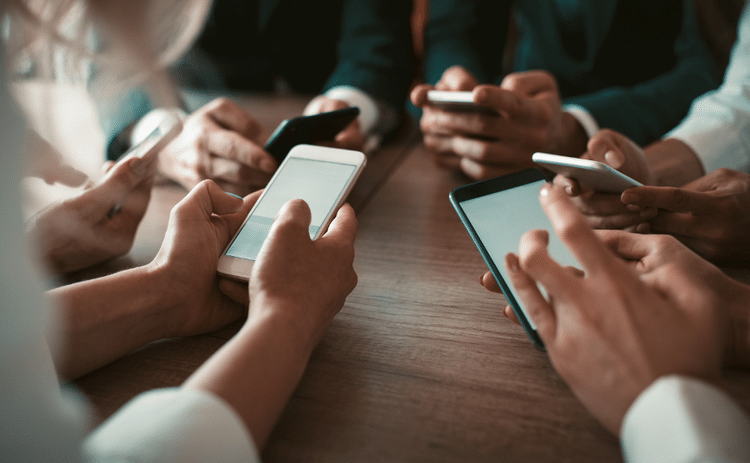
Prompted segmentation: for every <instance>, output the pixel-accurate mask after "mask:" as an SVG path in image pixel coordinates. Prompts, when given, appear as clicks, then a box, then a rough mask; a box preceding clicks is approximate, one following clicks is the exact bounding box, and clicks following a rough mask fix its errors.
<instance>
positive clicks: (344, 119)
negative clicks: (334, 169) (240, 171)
mask: <svg viewBox="0 0 750 463" xmlns="http://www.w3.org/2000/svg"><path fill="white" fill-rule="evenodd" d="M357 116H359V108H358V107H356V106H354V107H351V108H344V109H339V110H336V111H329V112H327V113H320V114H312V115H310V116H299V117H295V118H293V119H285V120H283V121H281V124H279V126H278V127H276V130H274V131H273V133H272V134H271V137H270V138H269V139H268V142H266V146H265V147H264V149H265V150H266V151H267V152H268V153H270V154H271V155H272V156H273V157H274V158H276V160H277V161H279V162H281V161H283V160H284V158H285V157H286V155H287V153H288V152H289V150H291V149H292V148H294V147H295V146H297V145H302V144H306V145H314V144H316V143H320V142H323V141H333V139H334V138H335V137H336V135H338V133H339V132H341V131H342V130H343V129H344V128H345V127H346V126H347V125H349V124H350V123H351V122H352V121H353V120H354V119H356V117H357Z"/></svg>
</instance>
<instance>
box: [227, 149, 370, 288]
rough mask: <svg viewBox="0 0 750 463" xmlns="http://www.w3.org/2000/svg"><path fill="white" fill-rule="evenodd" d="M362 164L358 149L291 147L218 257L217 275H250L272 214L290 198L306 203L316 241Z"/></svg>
mask: <svg viewBox="0 0 750 463" xmlns="http://www.w3.org/2000/svg"><path fill="white" fill-rule="evenodd" d="M365 164H366V158H365V155H364V154H362V153H361V152H359V151H351V150H344V149H339V148H329V147H325V146H313V145H297V146H295V147H294V148H292V150H291V151H289V154H288V155H287V157H286V158H285V159H284V161H283V162H282V163H281V165H280V166H279V168H278V169H277V170H276V173H275V174H274V175H273V177H272V178H271V180H270V181H269V182H268V185H266V188H265V190H264V191H263V193H262V194H261V196H260V198H258V202H257V203H255V206H254V207H253V209H252V210H251V211H250V214H248V216H247V218H246V219H245V222H244V223H243V224H242V226H241V227H240V229H239V230H238V231H237V233H236V234H235V235H234V237H233V238H232V240H231V241H230V242H229V245H228V246H227V248H226V249H225V250H224V252H223V253H222V255H221V256H220V257H219V267H218V271H219V273H220V274H221V275H225V276H228V277H230V278H234V279H238V280H244V281H246V280H249V279H250V272H251V271H252V269H253V264H254V263H255V260H256V259H257V257H258V253H259V252H260V248H261V247H262V246H263V242H264V241H265V240H266V237H267V236H268V232H269V230H270V228H271V224H272V223H273V220H274V218H275V217H276V214H278V212H279V210H280V209H281V207H282V206H283V205H284V204H286V203H287V202H288V201H290V200H292V199H302V200H304V201H305V202H306V203H307V205H308V206H309V207H310V212H311V213H312V221H311V223H310V230H309V231H310V238H311V239H317V238H318V237H319V236H320V235H322V234H323V233H324V232H325V231H326V230H327V229H328V225H329V224H330V223H331V220H333V217H334V216H335V215H336V211H338V209H339V207H341V205H342V204H344V201H345V200H346V197H347V195H348V194H349V192H350V191H351V189H352V187H353V186H354V183H355V182H356V181H357V179H358V178H359V175H360V174H361V173H362V170H363V169H364V167H365Z"/></svg>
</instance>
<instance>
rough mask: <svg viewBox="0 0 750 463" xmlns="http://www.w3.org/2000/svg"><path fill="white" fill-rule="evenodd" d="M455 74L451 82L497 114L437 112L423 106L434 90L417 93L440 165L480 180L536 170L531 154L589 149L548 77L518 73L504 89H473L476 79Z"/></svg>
mask: <svg viewBox="0 0 750 463" xmlns="http://www.w3.org/2000/svg"><path fill="white" fill-rule="evenodd" d="M452 69H453V68H451V69H449V70H448V71H446V74H448V72H449V71H451V70H452ZM459 69H460V68H459ZM464 72H465V71H464ZM456 74H457V72H455V71H454V72H453V73H452V74H450V75H449V76H448V77H451V79H450V82H460V83H461V86H460V87H459V88H458V89H473V92H474V95H473V96H474V102H475V103H476V104H479V105H481V106H487V107H490V108H493V109H494V110H495V111H496V112H497V113H498V115H493V114H476V113H457V112H450V111H443V110H439V109H437V108H435V109H433V108H431V107H430V106H429V105H425V103H424V102H423V101H422V99H426V96H424V97H423V95H422V93H421V92H424V94H425V95H426V91H427V90H429V89H426V90H419V91H418V90H415V91H414V92H413V93H412V101H413V102H414V103H415V104H419V103H422V104H423V105H425V106H424V107H425V111H424V113H423V115H422V119H421V121H420V125H421V128H422V132H423V134H424V141H425V146H426V147H427V149H428V151H429V152H431V153H433V155H435V156H436V158H437V159H438V163H439V164H441V165H444V166H448V167H456V168H460V169H461V170H462V171H463V172H464V173H465V174H467V175H468V176H469V177H471V178H473V179H477V180H478V179H485V178H491V177H495V176H498V175H503V174H507V173H510V172H515V171H518V170H521V169H524V168H527V167H532V166H533V163H532V161H531V155H532V154H533V153H534V152H536V151H546V152H551V153H558V154H563V155H568V156H578V155H580V154H581V153H582V152H583V150H584V149H585V146H586V134H585V132H584V131H583V128H582V127H581V126H580V124H579V123H578V121H577V120H576V119H575V118H574V117H573V116H572V115H570V114H568V113H566V112H564V111H563V110H562V104H561V102H560V95H559V91H558V89H557V84H556V82H555V80H554V78H553V77H552V76H551V75H550V74H549V73H547V72H543V71H529V72H523V73H515V74H511V75H509V76H507V77H506V78H505V79H504V80H503V83H502V84H501V85H500V86H496V85H475V86H474V87H471V88H469V86H470V83H474V82H473V81H472V80H470V79H469V78H468V77H466V76H461V75H458V76H456ZM445 78H446V75H444V79H445ZM450 89H451V90H453V89H454V88H450ZM428 108H429V110H428Z"/></svg>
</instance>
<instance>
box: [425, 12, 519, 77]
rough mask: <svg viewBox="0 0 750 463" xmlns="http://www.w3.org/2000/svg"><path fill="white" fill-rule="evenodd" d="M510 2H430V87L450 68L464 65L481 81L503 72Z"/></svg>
mask: <svg viewBox="0 0 750 463" xmlns="http://www.w3.org/2000/svg"><path fill="white" fill-rule="evenodd" d="M510 4H511V2H510V1H508V0H505V1H504V0H430V3H429V14H428V22H427V26H426V28H425V37H424V46H425V55H424V77H425V82H428V83H430V84H434V83H436V82H437V81H438V80H440V76H441V75H442V74H443V71H445V70H446V69H447V68H449V67H451V66H455V65H459V66H463V67H464V68H466V69H467V70H468V71H469V72H471V73H472V74H473V75H474V77H475V78H476V79H477V80H478V81H479V82H491V81H492V80H493V79H494V78H495V76H497V75H499V74H500V73H501V72H502V69H501V67H502V50H503V49H504V45H505V41H506V36H507V34H508V18H509V14H510Z"/></svg>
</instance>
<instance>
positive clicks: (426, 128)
mask: <svg viewBox="0 0 750 463" xmlns="http://www.w3.org/2000/svg"><path fill="white" fill-rule="evenodd" d="M477 85H478V82H477V80H476V79H475V78H474V76H473V75H471V73H469V71H467V70H466V69H464V68H463V67H461V66H452V67H450V68H448V69H446V71H445V72H444V73H443V75H442V77H441V78H440V81H439V82H437V84H436V85H435V86H432V85H429V84H421V85H417V86H416V87H414V89H413V90H412V92H411V96H410V98H411V102H412V103H413V104H414V105H415V106H417V107H419V108H422V118H421V119H420V127H421V130H422V136H423V140H424V144H425V148H427V152H428V153H430V154H431V155H432V157H433V160H434V161H435V163H436V164H437V165H439V166H442V167H446V168H449V169H460V168H461V159H462V158H461V157H460V156H459V155H458V154H457V153H456V151H455V150H454V149H453V148H452V145H453V144H454V143H455V142H456V140H457V138H456V137H455V136H454V135H453V134H452V133H451V132H450V131H448V130H446V129H445V128H444V125H446V124H449V123H450V122H451V120H452V119H453V118H465V117H469V118H471V117H470V116H475V115H470V114H467V113H458V112H454V111H446V110H444V109H441V108H440V107H438V106H433V105H431V104H430V103H429V102H428V101H427V92H429V91H430V90H434V89H437V90H443V91H455V92H459V91H470V90H473V89H474V87H476V86H477ZM488 117H496V116H488ZM474 119H476V118H474ZM466 123H467V124H469V123H470V121H467V122H466ZM459 143H460V142H459Z"/></svg>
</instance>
